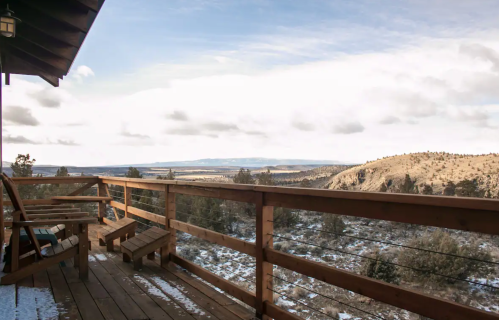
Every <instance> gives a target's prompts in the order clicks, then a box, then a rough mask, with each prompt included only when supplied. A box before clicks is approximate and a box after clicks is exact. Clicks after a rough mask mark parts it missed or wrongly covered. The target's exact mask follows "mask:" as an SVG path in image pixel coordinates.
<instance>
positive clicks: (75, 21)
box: [19, 0, 95, 33]
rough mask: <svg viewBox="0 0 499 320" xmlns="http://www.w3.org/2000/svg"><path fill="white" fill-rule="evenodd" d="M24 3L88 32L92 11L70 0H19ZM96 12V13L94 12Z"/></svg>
mask: <svg viewBox="0 0 499 320" xmlns="http://www.w3.org/2000/svg"><path fill="white" fill-rule="evenodd" d="M19 2H22V3H23V4H24V5H26V6H29V7H31V8H33V9H36V10H38V11H39V12H40V13H42V14H44V15H46V16H48V17H51V18H53V19H55V20H57V21H59V22H62V23H64V24H66V25H67V26H69V27H72V28H75V29H77V30H79V31H82V32H85V33H86V32H88V30H89V27H90V26H89V25H88V18H89V14H90V11H88V10H86V11H85V10H81V8H78V7H77V6H75V5H72V4H71V3H70V2H68V1H56V0H46V1H28V0H19ZM94 14H95V13H94Z"/></svg>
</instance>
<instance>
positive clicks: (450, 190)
mask: <svg viewBox="0 0 499 320" xmlns="http://www.w3.org/2000/svg"><path fill="white" fill-rule="evenodd" d="M443 195H444V196H454V195H456V185H455V184H454V182H452V181H449V182H448V183H447V186H446V187H445V188H444V191H443Z"/></svg>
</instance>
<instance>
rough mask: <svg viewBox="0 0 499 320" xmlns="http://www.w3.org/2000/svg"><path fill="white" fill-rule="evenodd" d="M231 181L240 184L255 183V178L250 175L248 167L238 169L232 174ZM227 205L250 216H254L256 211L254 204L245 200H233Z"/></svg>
mask: <svg viewBox="0 0 499 320" xmlns="http://www.w3.org/2000/svg"><path fill="white" fill-rule="evenodd" d="M232 181H233V182H234V183H240V184H255V179H253V177H252V176H251V171H250V170H249V169H246V170H244V169H243V168H241V169H239V172H238V173H237V174H236V175H235V176H234V178H233V179H232ZM229 207H230V208H232V209H234V210H236V211H238V212H241V213H244V214H246V215H247V216H250V217H252V216H255V213H256V211H255V206H254V205H253V204H251V203H247V202H234V203H231V204H230V206H229Z"/></svg>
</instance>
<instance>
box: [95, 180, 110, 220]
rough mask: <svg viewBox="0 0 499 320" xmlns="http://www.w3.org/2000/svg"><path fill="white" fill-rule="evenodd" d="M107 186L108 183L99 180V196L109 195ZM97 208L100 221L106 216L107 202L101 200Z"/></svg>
mask: <svg viewBox="0 0 499 320" xmlns="http://www.w3.org/2000/svg"><path fill="white" fill-rule="evenodd" d="M105 186H106V185H105V184H104V183H102V182H101V181H99V183H98V184H97V196H99V197H105V196H108V195H107V194H106V188H105ZM97 210H98V216H99V221H102V219H103V218H104V217H105V216H106V203H105V202H104V201H99V204H98V208H97Z"/></svg>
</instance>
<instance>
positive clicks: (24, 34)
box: [16, 24, 78, 60]
mask: <svg viewBox="0 0 499 320" xmlns="http://www.w3.org/2000/svg"><path fill="white" fill-rule="evenodd" d="M16 38H21V39H24V40H26V41H28V42H30V43H32V44H34V45H36V46H38V47H40V48H42V49H44V50H46V51H48V52H50V53H52V54H54V55H56V56H58V57H60V58H63V59H68V60H73V59H74V58H75V57H76V54H77V53H78V48H77V47H75V46H73V45H70V44H68V43H66V42H64V41H61V40H59V39H56V38H54V37H52V36H49V35H47V34H46V33H45V32H43V31H40V30H39V29H37V28H35V27H33V26H31V25H26V24H25V25H23V27H22V29H21V30H20V31H19V32H18V33H17V34H16Z"/></svg>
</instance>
